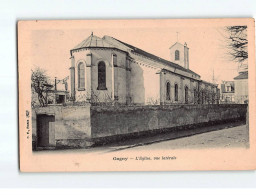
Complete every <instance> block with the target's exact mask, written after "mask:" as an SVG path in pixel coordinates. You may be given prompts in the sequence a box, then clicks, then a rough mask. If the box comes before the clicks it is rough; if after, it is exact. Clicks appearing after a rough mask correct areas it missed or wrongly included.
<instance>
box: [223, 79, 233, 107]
mask: <svg viewBox="0 0 256 195" xmlns="http://www.w3.org/2000/svg"><path fill="white" fill-rule="evenodd" d="M220 102H221V103H223V104H230V103H234V102H235V83H234V81H223V82H222V84H221V90H220Z"/></svg>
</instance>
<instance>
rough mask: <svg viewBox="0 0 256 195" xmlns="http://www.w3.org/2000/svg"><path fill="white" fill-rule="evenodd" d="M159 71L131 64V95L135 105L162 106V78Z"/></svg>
mask: <svg viewBox="0 0 256 195" xmlns="http://www.w3.org/2000/svg"><path fill="white" fill-rule="evenodd" d="M157 72H158V69H156V68H153V67H150V66H145V65H141V64H138V63H135V62H132V63H131V81H130V82H131V83H130V90H131V91H130V93H131V98H132V103H134V104H142V105H143V104H151V105H159V104H160V76H159V74H157Z"/></svg>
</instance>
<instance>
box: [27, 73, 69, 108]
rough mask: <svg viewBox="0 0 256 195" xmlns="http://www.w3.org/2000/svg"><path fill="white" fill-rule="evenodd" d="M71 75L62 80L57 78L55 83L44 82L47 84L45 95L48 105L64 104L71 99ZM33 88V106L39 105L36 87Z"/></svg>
mask: <svg viewBox="0 0 256 195" xmlns="http://www.w3.org/2000/svg"><path fill="white" fill-rule="evenodd" d="M68 79H69V77H66V78H64V79H62V80H57V79H56V78H55V81H54V85H52V84H47V83H44V84H42V85H44V86H45V89H44V92H43V95H44V97H45V99H46V102H47V103H46V104H47V105H52V104H64V103H66V102H67V100H68V99H69V91H68V82H67V80H68ZM31 90H32V106H39V105H40V103H39V100H38V94H37V93H36V92H35V90H34V88H32V89H31Z"/></svg>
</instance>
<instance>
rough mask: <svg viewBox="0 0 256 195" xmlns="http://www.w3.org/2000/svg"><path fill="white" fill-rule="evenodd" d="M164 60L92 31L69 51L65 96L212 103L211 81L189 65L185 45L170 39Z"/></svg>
mask: <svg viewBox="0 0 256 195" xmlns="http://www.w3.org/2000/svg"><path fill="white" fill-rule="evenodd" d="M169 49H170V51H169V52H170V59H169V61H168V60H165V59H162V58H160V57H158V56H155V55H153V54H150V53H148V52H146V51H143V50H141V49H139V48H136V47H135V46H132V45H130V44H127V43H124V42H122V41H120V40H117V39H115V38H113V37H110V36H106V35H105V36H104V37H102V38H100V37H97V36H95V35H93V33H92V34H91V35H90V36H89V37H88V38H87V39H85V40H84V41H82V42H81V43H80V44H78V45H77V46H76V47H74V48H73V49H71V50H70V54H71V58H70V59H71V67H70V82H71V83H70V86H71V94H70V95H71V99H72V100H73V101H75V102H90V103H113V102H115V103H120V104H127V105H130V104H134V105H169V104H216V103H218V98H219V95H218V93H219V89H218V86H217V85H216V84H213V83H208V82H205V81H203V80H201V78H200V75H198V74H197V73H195V72H193V71H192V70H190V68H189V48H188V46H187V44H186V43H185V44H184V45H183V44H181V43H178V42H176V43H175V44H174V45H172V46H171V47H170V48H169Z"/></svg>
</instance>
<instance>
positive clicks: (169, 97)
mask: <svg viewBox="0 0 256 195" xmlns="http://www.w3.org/2000/svg"><path fill="white" fill-rule="evenodd" d="M166 100H171V85H170V83H169V82H167V83H166Z"/></svg>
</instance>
